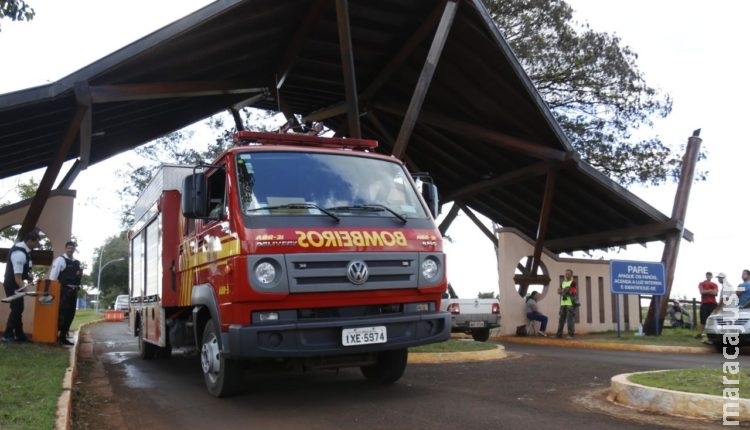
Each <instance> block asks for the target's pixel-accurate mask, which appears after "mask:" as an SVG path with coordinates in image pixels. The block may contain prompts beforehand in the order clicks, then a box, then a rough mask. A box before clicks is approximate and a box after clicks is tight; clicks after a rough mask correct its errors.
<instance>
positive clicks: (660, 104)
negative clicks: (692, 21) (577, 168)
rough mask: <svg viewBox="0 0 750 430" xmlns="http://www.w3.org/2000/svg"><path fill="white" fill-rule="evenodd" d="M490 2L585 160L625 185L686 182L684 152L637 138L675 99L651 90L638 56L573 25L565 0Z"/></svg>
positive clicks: (604, 36) (615, 39) (584, 26)
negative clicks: (682, 173) (682, 171)
mask: <svg viewBox="0 0 750 430" xmlns="http://www.w3.org/2000/svg"><path fill="white" fill-rule="evenodd" d="M484 4H485V6H486V7H487V9H488V11H489V12H490V15H491V16H492V18H493V19H494V21H495V23H496V24H497V26H498V29H499V30H500V32H501V34H503V36H504V37H505V39H506V40H507V41H508V44H509V45H510V46H511V48H512V49H513V51H514V52H515V54H516V55H517V57H518V59H519V61H520V62H521V65H522V66H523V68H524V69H525V71H526V73H527V74H528V75H529V77H530V78H531V80H532V82H533V83H534V85H535V86H536V88H537V90H539V93H540V94H541V96H542V97H543V98H544V100H545V101H546V102H547V104H548V105H549V107H550V109H551V110H552V113H553V115H554V116H555V119H556V120H557V121H558V123H559V124H560V126H561V127H562V129H563V130H564V131H565V134H566V135H567V137H568V138H569V139H570V140H571V143H572V144H573V146H574V147H575V149H576V150H577V151H578V152H579V153H580V154H581V156H582V158H583V159H584V160H586V161H587V162H589V163H590V164H591V165H593V166H594V167H596V168H597V169H598V170H600V171H602V172H604V173H605V174H607V175H608V176H610V177H611V178H613V179H615V180H617V181H618V182H620V183H622V184H624V185H629V184H633V183H644V184H652V185H657V184H660V183H663V182H665V181H667V180H676V179H677V178H679V172H680V168H681V166H682V154H681V153H676V152H674V150H673V148H671V147H670V146H667V145H665V144H664V143H663V142H662V141H661V140H660V139H659V137H658V136H653V137H647V138H637V137H636V135H639V133H643V130H645V129H648V128H650V127H651V126H653V119H654V118H658V117H662V118H663V117H666V116H667V115H669V113H670V112H671V110H672V100H671V99H670V97H669V95H667V94H665V93H662V92H661V91H659V90H657V89H655V88H652V87H650V86H649V85H647V84H646V81H645V79H644V77H643V74H642V73H641V72H640V71H639V70H638V68H637V66H636V60H637V59H638V55H637V54H636V53H635V52H633V51H632V50H631V49H630V48H629V47H627V46H622V44H621V40H620V39H619V38H618V37H617V36H614V35H609V34H606V33H599V32H595V31H593V30H591V29H590V28H589V26H588V24H579V23H577V22H575V21H573V19H572V17H573V9H572V8H571V7H570V6H569V5H568V4H567V3H565V1H563V0H484ZM703 158H705V154H701V156H700V159H703ZM696 176H697V177H698V178H699V179H705V173H703V172H698V173H697V175H696Z"/></svg>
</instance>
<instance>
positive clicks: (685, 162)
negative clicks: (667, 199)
mask: <svg viewBox="0 0 750 430" xmlns="http://www.w3.org/2000/svg"><path fill="white" fill-rule="evenodd" d="M699 134H700V129H698V130H695V131H694V132H693V135H692V136H691V137H690V138H689V139H688V144H687V149H686V151H685V155H684V156H683V157H682V171H681V172H680V182H679V183H678V184H677V192H676V193H675V196H674V204H673V206H672V221H674V222H676V224H677V225H678V226H679V229H677V230H673V231H672V232H670V233H668V235H667V239H666V240H665V241H664V250H663V252H662V257H661V261H662V263H664V272H665V274H664V276H665V277H666V279H665V280H664V282H665V284H666V292H665V293H664V298H669V294H670V293H671V292H672V282H674V270H675V266H676V265H677V254H678V253H679V252H680V242H681V241H682V230H683V228H684V227H683V224H684V222H685V215H686V214H687V206H688V200H689V197H690V188H691V187H692V185H693V178H694V176H695V165H696V164H697V163H698V156H699V155H700V147H701V142H703V141H702V140H701V138H700V137H698V135H699ZM656 300H657V299H656V298H655V297H653V296H652V298H651V304H650V305H649V308H648V313H647V314H646V322H645V323H644V329H645V331H646V334H656V335H658V334H661V332H657V330H656V325H655V324H654V322H655V319H656V315H655V312H656V302H655V301H656ZM666 313H667V300H664V299H663V300H661V301H660V303H659V315H660V317H659V320H660V321H659V324H658V326H659V329H660V330H661V328H663V326H664V316H665V315H666Z"/></svg>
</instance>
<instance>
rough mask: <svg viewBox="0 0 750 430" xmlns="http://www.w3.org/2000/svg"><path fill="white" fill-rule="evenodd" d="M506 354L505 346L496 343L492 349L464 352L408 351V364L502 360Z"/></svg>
mask: <svg viewBox="0 0 750 430" xmlns="http://www.w3.org/2000/svg"><path fill="white" fill-rule="evenodd" d="M507 356H508V354H507V353H506V352H505V347H504V346H502V345H497V347H496V348H494V349H487V350H484V351H466V352H410V353H409V359H408V361H407V363H408V364H435V363H458V362H462V363H463V362H470V361H487V360H502V359H503V358H506V357H507Z"/></svg>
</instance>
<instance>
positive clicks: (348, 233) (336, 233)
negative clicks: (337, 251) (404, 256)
mask: <svg viewBox="0 0 750 430" xmlns="http://www.w3.org/2000/svg"><path fill="white" fill-rule="evenodd" d="M294 233H295V234H296V235H297V245H299V246H300V247H302V248H341V247H350V246H383V247H389V248H393V247H405V246H407V241H406V236H404V233H403V232H401V231H388V230H382V231H358V230H322V231H318V230H307V231H304V230H297V231H295V232H294Z"/></svg>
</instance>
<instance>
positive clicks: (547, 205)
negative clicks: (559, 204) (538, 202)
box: [531, 169, 557, 273]
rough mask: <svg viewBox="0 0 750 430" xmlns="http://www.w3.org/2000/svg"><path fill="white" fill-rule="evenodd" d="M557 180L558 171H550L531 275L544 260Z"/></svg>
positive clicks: (538, 226) (537, 232)
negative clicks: (543, 255)
mask: <svg viewBox="0 0 750 430" xmlns="http://www.w3.org/2000/svg"><path fill="white" fill-rule="evenodd" d="M556 180H557V169H550V170H549V171H548V172H547V183H546V184H545V186H544V198H543V199H542V207H541V210H540V211H539V224H538V225H537V229H536V243H535V244H534V262H533V264H532V265H531V273H536V271H537V269H538V268H539V263H540V262H541V258H542V249H544V239H545V237H546V236H547V229H548V228H549V217H550V213H551V212H552V199H553V198H554V196H555V182H556Z"/></svg>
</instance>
